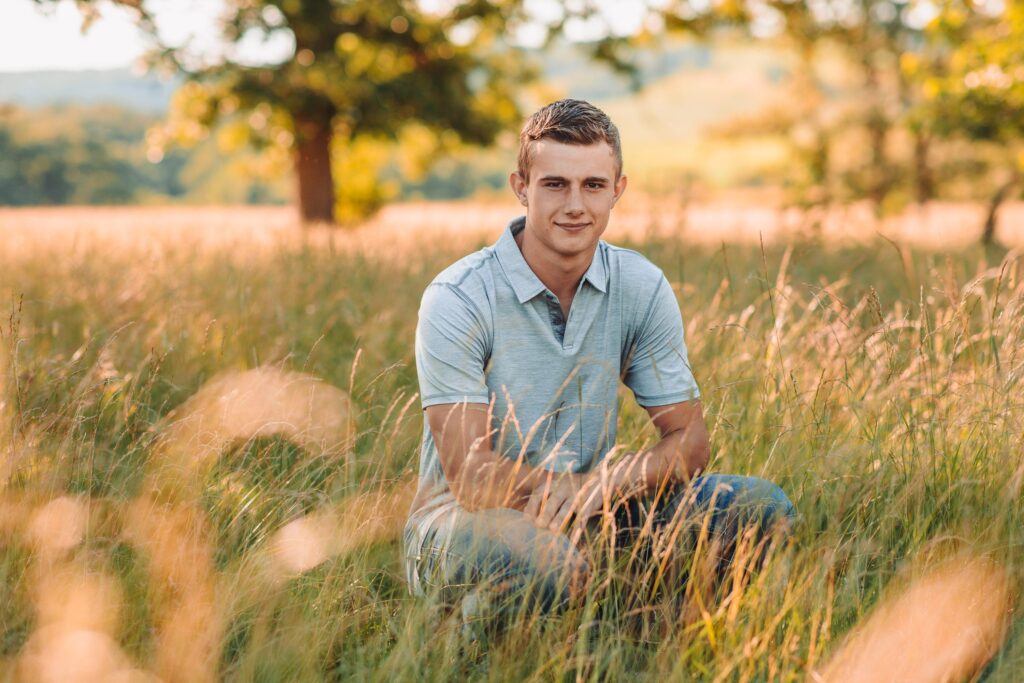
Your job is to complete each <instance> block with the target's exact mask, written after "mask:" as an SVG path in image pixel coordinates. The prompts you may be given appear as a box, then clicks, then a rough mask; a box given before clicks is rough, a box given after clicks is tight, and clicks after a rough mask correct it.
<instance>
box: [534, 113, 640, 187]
mask: <svg viewBox="0 0 1024 683" xmlns="http://www.w3.org/2000/svg"><path fill="white" fill-rule="evenodd" d="M545 138H550V139H552V140H555V141H556V142H562V143H565V144H569V145H593V144H595V143H598V142H607V143H608V145H609V146H610V147H611V148H612V156H614V157H615V179H616V180H618V179H619V176H621V175H622V143H621V142H620V141H619V129H618V128H616V127H615V124H614V123H612V120H611V119H610V118H608V115H607V114H605V113H604V112H603V111H601V110H600V109H598V108H597V107H595V106H594V105H592V104H590V103H589V102H585V101H583V100H571V99H567V100H559V101H557V102H552V103H551V104H549V105H547V106H546V107H544V108H543V109H540V110H538V111H537V112H535V113H534V114H533V115H532V116H530V118H528V119H527V120H526V123H525V124H524V125H523V130H522V131H520V133H519V159H518V169H517V170H518V171H519V175H520V176H521V177H522V178H523V180H525V181H529V179H530V162H531V161H533V154H534V152H533V147H534V145H533V143H534V142H536V141H537V140H543V139H545Z"/></svg>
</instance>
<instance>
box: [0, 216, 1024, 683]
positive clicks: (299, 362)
mask: <svg viewBox="0 0 1024 683" xmlns="http://www.w3.org/2000/svg"><path fill="white" fill-rule="evenodd" d="M200 228H201V226H196V231H198V230H199V229H200ZM191 234H193V232H192V231H191V230H190V229H183V230H182V231H181V238H180V239H176V240H167V241H165V242H163V243H161V244H160V245H159V248H153V247H152V245H147V244H145V243H141V242H140V241H139V240H136V241H133V239H132V238H131V237H124V238H123V239H122V241H121V242H119V243H118V244H116V245H111V244H107V243H103V242H99V241H89V240H88V239H83V240H82V241H80V242H78V243H76V244H73V245H68V244H59V243H53V242H45V243H44V242H42V241H41V242H40V245H39V247H38V248H36V249H31V248H25V246H24V242H22V243H20V244H19V247H18V248H17V249H12V250H7V251H5V250H4V247H2V246H0V259H2V260H0V264H2V270H0V302H2V304H3V312H4V315H3V319H2V328H3V336H2V339H0V348H2V353H0V359H2V360H0V362H2V365H0V371H2V373H0V377H2V381H3V386H2V389H3V393H2V396H0V400H2V401H3V408H2V410H0V418H2V420H0V436H3V441H2V442H0V453H3V454H4V458H5V461H4V468H3V469H0V475H2V476H3V479H2V480H0V675H2V674H4V673H6V674H7V675H8V676H13V677H30V676H31V675H35V673H33V672H37V671H39V670H42V669H39V667H40V666H42V664H41V663H40V661H42V659H43V658H45V656H46V653H51V654H52V653H61V652H65V653H66V652H68V651H72V652H73V651H75V650H74V648H75V647H78V648H83V647H86V646H89V647H94V648H100V650H102V652H104V653H106V654H104V655H103V656H104V657H106V658H107V659H109V660H110V661H111V662H113V663H112V664H110V666H116V667H120V670H133V671H136V672H137V673H138V675H142V674H141V670H142V669H146V670H150V671H156V672H157V673H158V674H159V675H160V676H161V677H163V678H165V679H171V680H200V679H203V678H208V679H210V678H218V679H219V678H226V679H233V680H287V681H295V680H322V679H347V678H350V677H357V678H360V679H372V680H378V679H382V680H389V679H406V678H413V679H417V680H447V679H450V678H457V677H464V676H470V677H474V678H479V679H484V680H519V679H531V680H549V679H552V678H557V679H579V680H597V679H603V678H613V679H614V678H620V677H625V676H627V675H628V676H630V677H631V678H636V679H642V680H662V679H665V678H666V677H669V676H672V677H677V678H682V679H684V680H691V679H692V680H708V681H712V680H803V678H804V677H805V676H806V675H807V674H808V672H809V671H811V670H815V669H820V668H821V667H822V666H823V665H824V663H825V661H826V660H827V659H828V657H829V655H830V654H831V653H832V652H834V651H835V649H836V647H837V644H838V643H839V641H840V640H841V639H842V638H843V636H844V634H846V633H848V632H850V631H851V629H853V628H854V626H855V625H856V624H858V623H862V622H863V620H864V619H865V618H866V616H867V615H868V613H869V612H871V611H872V609H873V608H874V607H875V605H876V604H878V602H879V600H880V599H881V598H882V597H883V596H884V595H886V594H888V592H889V591H890V590H892V588H891V587H893V586H901V585H905V584H907V583H912V582H913V580H914V579H915V577H917V576H919V575H921V574H922V573H923V572H925V571H926V570H927V568H928V567H930V566H932V565H933V564H935V563H937V562H939V561H940V560H943V559H945V558H949V557H955V556H959V555H961V554H964V553H966V554H968V555H970V556H984V557H986V558H988V560H987V561H989V562H992V563H994V564H995V565H997V566H999V567H1001V568H1002V571H1005V572H1006V575H1007V576H1008V577H1009V579H1008V580H1009V582H1010V584H1012V585H1013V586H1017V585H1019V582H1020V579H1021V577H1022V575H1024V573H1022V569H1024V554H1022V550H1021V543H1020V534H1021V531H1020V530H1021V529H1022V522H1024V509H1022V486H1024V457H1022V456H1024V451H1022V446H1021V438H1022V436H1024V398H1022V396H1024V393H1022V378H1024V259H1022V258H1021V257H1020V256H1019V255H1018V254H1016V253H1009V254H1006V253H997V252H993V251H988V252H985V251H981V250H968V251H960V252H958V253H942V252H911V251H908V250H906V249H903V250H900V249H894V248H893V246H892V245H890V244H888V243H886V242H880V243H879V244H867V245H862V246H856V247H845V248H839V247H833V246H830V245H828V244H821V243H817V242H813V241H807V242H801V243H798V244H795V245H794V246H792V247H786V246H768V247H758V246H730V245H722V246H720V247H719V248H711V247H708V246H696V245H694V244H691V243H687V242H684V241H681V240H679V239H676V238H673V237H671V236H670V235H669V236H665V234H664V233H663V234H662V235H663V236H661V237H651V238H649V239H647V240H644V241H642V242H633V243H626V246H631V247H633V248H636V249H638V250H640V251H641V252H643V253H645V254H647V255H648V256H649V257H650V258H651V259H652V260H654V261H655V262H656V263H657V264H658V265H659V266H661V267H662V268H663V269H664V271H665V273H666V275H667V276H668V278H669V280H670V281H671V282H672V285H673V287H674V288H675V291H676V293H677V296H678V298H679V301H680V306H681V309H682V311H683V316H684V320H685V322H686V328H687V342H688V345H689V349H690V359H691V362H692V364H693V367H694V369H695V374H696V376H697V378H698V381H699V382H700V383H701V387H702V392H703V400H704V406H705V413H706V419H707V421H708V426H709V429H710V432H711V438H712V446H713V456H712V462H711V469H712V470H714V471H718V472H729V473H742V474H754V475H758V476H762V477H766V478H769V479H771V480H773V481H776V482H777V483H779V484H780V485H781V486H782V487H783V488H784V489H785V490H786V492H787V493H788V494H789V496H790V498H791V499H792V500H793V502H794V503H795V505H796V507H797V508H798V510H799V512H800V514H801V519H800V522H799V524H798V525H797V527H796V529H795V530H794V534H793V536H792V538H791V540H790V542H789V544H788V545H786V546H785V547H782V548H778V549H776V552H774V553H773V554H772V556H771V557H770V559H769V561H768V562H767V564H766V565H765V567H764V568H763V569H762V570H761V571H760V572H757V573H755V574H753V575H752V576H748V577H737V578H736V580H735V582H732V583H730V582H726V586H724V587H723V588H721V589H719V590H718V591H717V592H716V591H712V592H709V593H706V594H705V593H701V592H700V591H694V590H692V589H690V590H688V588H687V586H685V585H679V586H667V587H666V589H665V590H664V591H663V592H662V594H659V595H658V596H656V597H655V599H654V602H653V604H652V605H650V607H649V608H648V609H646V611H645V610H644V609H641V608H639V607H638V606H636V605H628V606H626V607H623V608H622V609H611V608H608V607H607V605H606V604H602V603H603V602H604V601H603V597H606V596H604V595H603V594H598V593H597V592H595V593H594V594H593V595H592V596H591V598H590V599H588V600H585V601H584V602H583V604H581V605H580V606H579V607H577V608H575V609H573V610H570V611H569V612H568V613H566V614H563V615H561V616H557V617H553V618H549V619H535V618H531V617H530V616H529V615H526V616H524V617H523V618H522V619H521V620H519V621H517V622H516V623H515V624H513V626H512V628H510V629H509V630H508V631H507V632H506V634H505V635H504V636H503V637H502V638H500V639H499V640H498V641H497V642H495V643H493V645H492V647H491V648H490V649H489V650H488V651H487V652H485V653H476V654H467V653H466V651H465V643H464V642H463V641H462V640H461V639H460V635H459V633H460V624H459V620H458V615H457V613H456V614H449V613H447V612H446V611H445V610H443V609H441V608H440V607H439V605H437V604H436V602H434V601H432V600H417V599H414V598H411V597H409V596H408V595H407V593H406V590H405V586H404V584H403V581H402V578H401V577H402V568H401V566H400V564H399V550H398V542H399V538H398V530H399V528H400V522H401V517H402V516H403V515H404V512H405V506H406V505H407V501H408V495H407V494H408V488H407V487H408V485H409V482H410V480H411V478H412V477H413V476H414V473H415V470H416V467H417V464H418V443H419V437H420V434H421V430H422V421H421V411H420V410H419V405H418V396H417V394H416V392H417V385H416V376H415V364H414V357H413V347H412V340H413V333H414V329H415V324H416V311H417V307H418V302H419V296H420V293H421V292H422V290H423V288H424V286H425V285H426V284H427V283H428V282H429V280H430V279H431V277H433V275H434V274H436V273H437V272H439V271H440V270H441V269H442V268H443V267H445V266H446V265H448V264H449V263H451V262H453V261H454V260H456V259H457V258H459V257H460V256H462V255H463V254H465V253H467V252H468V251H470V250H472V249H475V248H478V247H479V246H481V245H483V244H485V243H487V242H489V241H492V240H493V238H494V237H496V234H497V228H496V229H495V231H494V234H492V235H490V236H489V237H484V238H481V237H480V235H479V233H472V234H469V235H467V236H466V237H463V238H453V237H452V236H451V235H450V234H448V233H445V234H446V235H447V237H446V238H445V239H443V240H438V239H436V238H435V237H432V235H434V236H436V235H437V234H438V233H436V232H433V233H432V231H431V226H429V225H423V226H419V229H418V230H416V232H415V234H416V235H417V236H416V237H412V238H410V239H411V240H412V241H413V242H414V244H412V245H408V244H407V245H406V246H405V247H403V249H402V250H401V254H403V256H400V257H399V256H394V255H392V256H391V257H386V256H381V254H382V253H386V252H387V251H388V246H389V245H388V244H379V243H377V244H375V243H373V241H372V239H371V240H366V239H365V238H360V240H361V241H359V242H356V241H353V243H352V244H349V245H347V246H346V245H344V244H343V242H344V238H336V239H322V238H321V237H320V236H316V235H313V236H307V237H297V236H294V235H284V236H280V237H279V238H276V241H273V242H272V243H270V244H268V243H266V242H265V241H264V242H261V243H260V244H259V245H247V244H246V243H245V242H243V241H234V240H226V241H220V242H217V243H216V244H213V245H209V244H205V243H203V242H202V241H201V240H198V239H193V238H190V237H189V236H190V235H191ZM239 234H241V233H239ZM266 366H271V367H276V368H279V369H280V370H281V371H282V372H283V371H289V372H301V373H306V374H307V375H309V376H313V377H316V378H320V379H322V380H323V381H324V382H325V383H326V384H328V385H333V386H334V387H337V388H338V389H340V390H343V391H344V392H346V393H347V394H348V395H349V397H350V399H351V401H352V404H353V405H354V410H353V413H352V415H353V416H354V418H353V420H354V424H353V425H351V427H352V429H353V431H352V433H351V434H350V435H349V437H347V438H346V439H344V440H343V441H342V442H336V443H331V444H326V442H324V443H320V442H318V443H311V442H302V440H301V439H300V440H299V442H300V443H299V444H296V443H294V442H293V441H289V440H287V439H284V438H280V437H278V436H274V435H266V434H257V435H254V436H253V438H250V439H245V440H243V441H241V442H237V441H236V442H232V443H230V444H224V445H223V446H224V447H223V449H219V450H218V453H217V454H215V456H214V457H213V459H212V461H211V462H210V463H209V466H208V467H205V468H203V469H202V470H201V471H200V472H199V473H198V474H196V476H198V477H200V479H199V481H198V487H197V494H196V495H191V494H189V495H185V494H182V493H181V492H177V493H168V492H167V490H166V489H164V488H160V487H159V486H157V487H154V486H153V485H152V473H153V472H154V471H157V472H159V471H160V470H161V467H162V466H164V465H165V463H164V461H162V460H160V458H162V457H164V456H163V455H162V453H163V452H164V449H162V448H161V443H162V442H161V438H162V436H161V435H163V434H165V433H166V426H167V424H168V422H170V423H171V424H173V423H174V422H173V420H174V416H175V415H180V414H181V413H182V410H183V406H185V407H187V405H188V404H187V402H188V401H189V398H190V397H192V396H193V395H195V394H196V392H197V391H199V390H200V388H201V387H203V386H204V384H207V383H208V382H209V381H210V380H211V379H212V378H214V377H215V376H218V375H220V374H221V373H223V372H225V371H242V370H245V369H249V368H256V367H266ZM175 409H178V410H177V411H176V412H174V411H175ZM168 415H170V416H171V417H170V418H168ZM655 438H656V437H655V433H654V430H653V427H652V426H651V425H650V424H649V421H648V420H647V417H646V414H645V413H644V412H643V411H642V410H641V409H640V408H638V407H637V406H636V405H635V404H634V403H633V402H632V398H631V397H629V396H628V392H627V391H625V390H623V392H622V393H621V413H620V430H619V439H620V443H623V444H626V445H628V446H630V447H640V446H642V445H644V444H650V443H652V442H653V441H654V439H655ZM318 444H319V445H318ZM302 446H305V447H304V448H303V447H302ZM218 448H219V446H218ZM378 518H379V519H388V520H391V521H388V522H387V523H381V524H376V525H371V526H369V527H367V526H365V525H359V524H353V523H352V520H362V521H366V520H371V521H372V520H373V519H378ZM395 519H398V523H397V524H396V523H394V520H395ZM341 537H344V538H345V539H348V540H345V541H339V540H338V538H341ZM62 538H63V539H65V541H64V542H63V544H62V543H58V542H57V541H54V540H53V539H58V540H59V539H62ZM182 539H184V540H182ZM318 544H319V545H318ZM311 545H312V546H316V547H319V548H321V550H320V551H315V552H314V551H309V550H308V546H311ZM326 546H330V547H329V548H328V549H327V550H323V547H326ZM162 547H168V548H171V550H170V551H167V552H171V555H170V556H167V557H163V556H161V554H160V553H161V550H160V548H162ZM303 553H306V554H303ZM282 557H283V558H284V559H283V560H282V559H281V558H282ZM275 558H277V559H275ZM54 576H58V577H65V578H64V579H63V580H59V581H57V580H54V579H53V577H54ZM189 582H193V583H194V586H193V588H194V590H193V591H192V592H191V593H189V592H188V591H187V590H184V589H182V586H183V585H190V586H191V585H192V584H191V583H189ZM58 586H64V588H63V589H62V590H64V591H65V593H61V594H60V595H65V596H71V597H65V598H64V599H62V600H58V601H56V604H57V607H54V606H53V604H54V600H53V599H52V598H53V592H54V591H56V590H57V587H58ZM988 589H991V587H990V586H977V590H978V591H986V590H988ZM596 590H597V589H595V591H596ZM47 596H50V599H49V600H48V599H47ZM76 596H77V597H76ZM599 598H602V599H599ZM76 600H77V601H78V602H75V601H76ZM924 602H925V603H927V600H925V601H924ZM72 603H74V604H78V605H80V606H82V605H84V607H80V608H74V609H79V611H80V612H81V614H79V613H71V612H73V611H74V610H73V609H72V608H70V607H69V608H67V609H65V610H64V611H61V608H60V607H61V605H63V606H67V605H69V604H72ZM48 605H49V606H48ZM47 610H49V611H47ZM175 610H176V611H175ZM54 614H56V616H54ZM97 614H99V615H101V616H102V615H105V616H102V618H100V617H98V616H96V615H97ZM968 616H969V615H967V614H965V618H967V617H968ZM175 620H177V621H175ZM55 623H73V624H75V625H76V626H75V628H77V629H78V631H86V632H88V633H90V634H93V636H91V637H93V640H92V641H88V642H87V643H86V644H85V645H83V644H82V643H81V642H78V641H75V642H74V643H71V644H69V643H68V642H67V640H68V639H67V637H66V636H62V637H63V638H64V640H59V639H58V640H53V639H51V640H50V641H47V640H45V639H44V638H43V637H42V636H41V635H40V634H41V633H45V632H47V631H46V628H49V627H52V626H53V624H55ZM78 631H75V633H77V632H78ZM96 634H99V635H96ZM204 634H205V635H204ZM175 638H177V639H179V640H178V641H175V640H174V639H175ZM204 638H205V639H206V640H203V639H204ZM97 639H98V640H97ZM197 642H201V643H202V646H201V647H200V646H197V644H196V643H197ZM54 643H56V644H54ZM89 643H92V645H89ZM97 643H99V644H97ZM47 648H50V649H47ZM62 648H63V649H62ZM33 667H36V668H33ZM1022 667H1024V648H1022V647H1021V646H1020V645H1019V644H1018V640H1014V639H1012V638H1011V640H1010V642H1009V644H1008V645H1007V646H1005V647H1004V648H1002V649H1001V650H1000V652H999V654H997V656H996V659H995V661H994V662H993V664H992V666H991V669H990V672H989V674H990V680H993V681H1013V680H1017V679H1018V677H1019V676H1018V675H1017V672H1018V671H1020V670H1021V669H1022Z"/></svg>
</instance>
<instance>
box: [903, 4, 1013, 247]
mask: <svg viewBox="0 0 1024 683" xmlns="http://www.w3.org/2000/svg"><path fill="white" fill-rule="evenodd" d="M930 37H931V39H932V41H933V42H934V43H937V44H939V45H940V46H944V47H945V48H946V49H948V50H949V51H950V52H951V58H950V60H949V67H948V68H947V69H945V70H944V71H943V72H941V73H935V74H930V75H927V76H926V77H925V78H924V79H923V80H924V87H925V91H926V93H927V101H926V103H925V104H924V105H923V106H922V107H921V109H920V112H919V115H920V116H921V118H923V119H925V120H927V121H928V122H929V125H931V126H932V127H933V128H934V129H935V131H936V132H937V133H938V134H939V135H942V136H944V137H946V138H954V139H955V138H959V139H966V140H968V141H970V142H972V143H974V144H975V145H978V144H986V145H990V146H991V147H993V148H994V150H995V156H996V158H997V159H998V162H997V163H998V165H999V166H1000V167H1001V168H1000V171H1001V172H1000V174H999V175H1001V176H1002V177H1001V178H999V179H998V180H997V182H996V188H995V190H994V192H993V194H992V195H991V197H990V199H989V202H988V209H987V211H986V213H985V221H984V225H983V226H982V236H981V241H982V242H983V243H985V244H990V243H992V242H993V241H994V239H995V229H996V223H997V215H998V211H999V208H1000V206H1001V205H1002V204H1003V202H1004V201H1005V200H1006V199H1008V198H1009V197H1010V196H1011V194H1012V193H1013V192H1014V191H1015V190H1017V191H1019V189H1020V185H1021V180H1022V176H1024V4H1022V3H1020V2H1017V1H1011V2H1007V3H1006V6H1005V9H1004V10H1003V13H1002V14H1001V15H998V16H994V17H984V18H979V17H973V18H972V17H970V16H969V15H968V14H967V12H966V10H965V9H964V8H963V7H962V6H959V5H957V4H955V3H950V4H948V5H946V7H945V8H944V12H943V13H942V14H941V15H940V16H938V17H937V18H936V20H935V22H934V23H933V24H932V26H931V27H930Z"/></svg>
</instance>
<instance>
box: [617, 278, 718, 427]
mask: <svg viewBox="0 0 1024 683" xmlns="http://www.w3.org/2000/svg"><path fill="white" fill-rule="evenodd" d="M629 337H630V338H632V340H633V342H632V347H631V348H630V349H629V350H628V351H627V354H626V371H625V373H624V374H623V382H625V384H626V386H628V387H629V388H630V389H631V390H632V391H633V395H634V396H636V401H637V403H639V404H640V405H641V406H644V407H652V406H663V405H669V404H671V403H680V402H682V401H689V400H691V399H696V398H700V390H699V389H698V387H697V381H696V380H695V379H694V377H693V372H692V371H691V370H690V361H689V358H688V357H687V353H686V342H685V340H684V337H683V318H682V316H681V315H680V313H679V304H678V303H677V302H676V297H675V295H674V294H673V293H672V287H671V285H669V283H668V280H666V279H665V276H664V275H662V276H661V281H660V282H659V283H658V287H657V289H656V290H655V292H654V297H653V298H652V300H651V302H650V304H649V306H648V308H647V312H646V315H645V316H644V318H643V320H642V322H641V325H640V328H639V329H638V330H637V331H636V333H635V334H633V335H629Z"/></svg>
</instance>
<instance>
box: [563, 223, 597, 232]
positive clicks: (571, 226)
mask: <svg viewBox="0 0 1024 683" xmlns="http://www.w3.org/2000/svg"><path fill="white" fill-rule="evenodd" d="M555 225H557V226H558V227H560V228H563V229H565V230H569V231H571V232H578V231H580V230H582V229H583V228H585V227H587V226H588V225H590V223H555Z"/></svg>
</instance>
